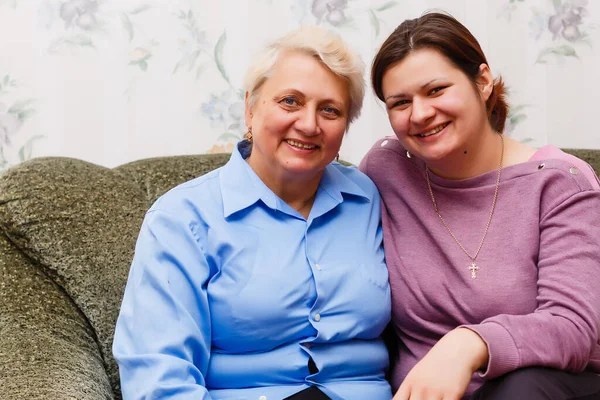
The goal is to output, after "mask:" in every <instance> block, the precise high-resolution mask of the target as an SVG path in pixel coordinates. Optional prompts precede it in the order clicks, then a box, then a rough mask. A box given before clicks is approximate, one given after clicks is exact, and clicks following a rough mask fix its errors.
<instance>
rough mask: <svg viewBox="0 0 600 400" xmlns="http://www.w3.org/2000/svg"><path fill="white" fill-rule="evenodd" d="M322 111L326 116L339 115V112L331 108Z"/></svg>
mask: <svg viewBox="0 0 600 400" xmlns="http://www.w3.org/2000/svg"><path fill="white" fill-rule="evenodd" d="M323 111H325V112H326V113H327V114H333V115H340V112H339V111H338V110H337V109H336V108H333V107H324V108H323Z"/></svg>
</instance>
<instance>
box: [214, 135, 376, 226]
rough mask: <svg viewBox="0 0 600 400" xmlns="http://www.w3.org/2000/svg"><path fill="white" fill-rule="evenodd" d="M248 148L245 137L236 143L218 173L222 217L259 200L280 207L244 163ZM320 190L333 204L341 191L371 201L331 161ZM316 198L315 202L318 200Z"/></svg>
mask: <svg viewBox="0 0 600 400" xmlns="http://www.w3.org/2000/svg"><path fill="white" fill-rule="evenodd" d="M250 151H251V146H250V145H249V143H248V142H247V141H246V140H243V141H241V142H239V143H238V145H237V146H236V147H235V149H234V150H233V153H232V154H231V158H230V159H229V161H228V162H227V164H225V165H224V166H223V168H222V170H221V172H220V174H219V182H220V186H221V194H222V197H223V215H224V217H225V218H227V217H229V216H230V215H232V214H234V213H236V212H238V211H241V210H243V209H245V208H247V207H250V206H251V205H253V204H254V203H256V202H257V201H258V200H261V201H262V202H263V203H264V204H265V205H266V206H268V207H270V208H272V209H275V210H276V209H278V208H279V207H278V199H279V197H277V195H275V193H273V191H272V190H270V189H269V188H268V187H267V186H266V185H265V184H264V182H263V181H262V180H261V179H260V178H259V177H258V175H256V173H255V172H254V170H253V169H252V167H250V165H248V163H247V162H246V160H245V158H246V157H248V155H249V154H250ZM319 189H320V190H323V191H324V192H326V193H327V194H328V195H329V196H330V197H331V198H332V199H333V200H335V201H336V203H341V202H342V201H343V200H344V198H343V193H346V194H350V195H354V196H359V197H363V198H365V199H366V200H367V201H368V200H370V198H369V196H368V195H367V194H366V193H365V191H364V190H363V189H361V188H360V186H358V185H357V184H356V183H355V182H354V181H353V180H352V179H350V178H349V177H347V176H346V175H345V174H344V173H343V172H342V171H341V170H339V166H335V165H334V164H329V165H327V166H326V167H325V170H324V172H323V176H322V177H321V182H320V184H319ZM318 197H319V196H317V199H316V200H317V201H319V199H318Z"/></svg>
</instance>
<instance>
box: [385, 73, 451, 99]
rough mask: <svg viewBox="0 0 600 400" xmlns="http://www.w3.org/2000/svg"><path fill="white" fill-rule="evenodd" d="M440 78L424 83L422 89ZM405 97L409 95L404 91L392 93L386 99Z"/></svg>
mask: <svg viewBox="0 0 600 400" xmlns="http://www.w3.org/2000/svg"><path fill="white" fill-rule="evenodd" d="M439 80H441V78H433V79H432V80H430V81H429V82H427V83H424V84H423V85H421V90H423V89H425V88H426V87H427V86H429V85H431V84H432V83H433V82H435V81H439ZM403 97H408V96H407V95H406V94H404V93H399V94H392V95H390V96H388V97H386V98H385V101H388V100H389V99H400V98H403Z"/></svg>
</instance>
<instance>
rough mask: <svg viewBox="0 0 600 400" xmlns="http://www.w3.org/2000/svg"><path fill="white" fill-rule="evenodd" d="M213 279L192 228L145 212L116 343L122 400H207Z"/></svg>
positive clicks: (167, 216) (171, 216) (118, 323)
mask: <svg viewBox="0 0 600 400" xmlns="http://www.w3.org/2000/svg"><path fill="white" fill-rule="evenodd" d="M210 275H211V274H210V268H209V265H208V263H207V260H206V257H205V255H204V251H203V249H202V247H201V245H200V243H199V240H198V238H197V232H196V229H195V226H194V225H193V224H190V223H189V222H184V221H182V220H178V219H177V218H176V217H175V216H173V215H169V214H168V213H165V212H163V211H159V210H154V211H149V212H148V214H147V215H146V218H145V219H144V223H143V224H142V228H141V231H140V235H139V238H138V241H137V245H136V250H135V256H134V259H133V262H132V266H131V270H130V272H129V278H128V281H127V286H126V288H125V294H124V297H123V303H122V305H121V311H120V315H119V318H118V321H117V326H116V330H115V338H114V342H113V353H114V356H115V359H116V360H117V363H118V365H119V372H120V376H121V388H122V393H123V398H124V399H125V400H130V399H164V398H169V399H177V400H183V399H195V400H197V399H201V400H209V399H210V395H209V394H208V391H207V390H206V388H205V376H206V372H207V369H208V362H209V358H210V348H211V325H210V314H209V306H208V299H207V293H206V284H207V282H208V280H209V278H210Z"/></svg>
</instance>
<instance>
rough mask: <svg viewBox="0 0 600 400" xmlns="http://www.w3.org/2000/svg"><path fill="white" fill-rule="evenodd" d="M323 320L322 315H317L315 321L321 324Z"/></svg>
mask: <svg viewBox="0 0 600 400" xmlns="http://www.w3.org/2000/svg"><path fill="white" fill-rule="evenodd" d="M320 320H321V314H315V321H317V322H319V321H320Z"/></svg>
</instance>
